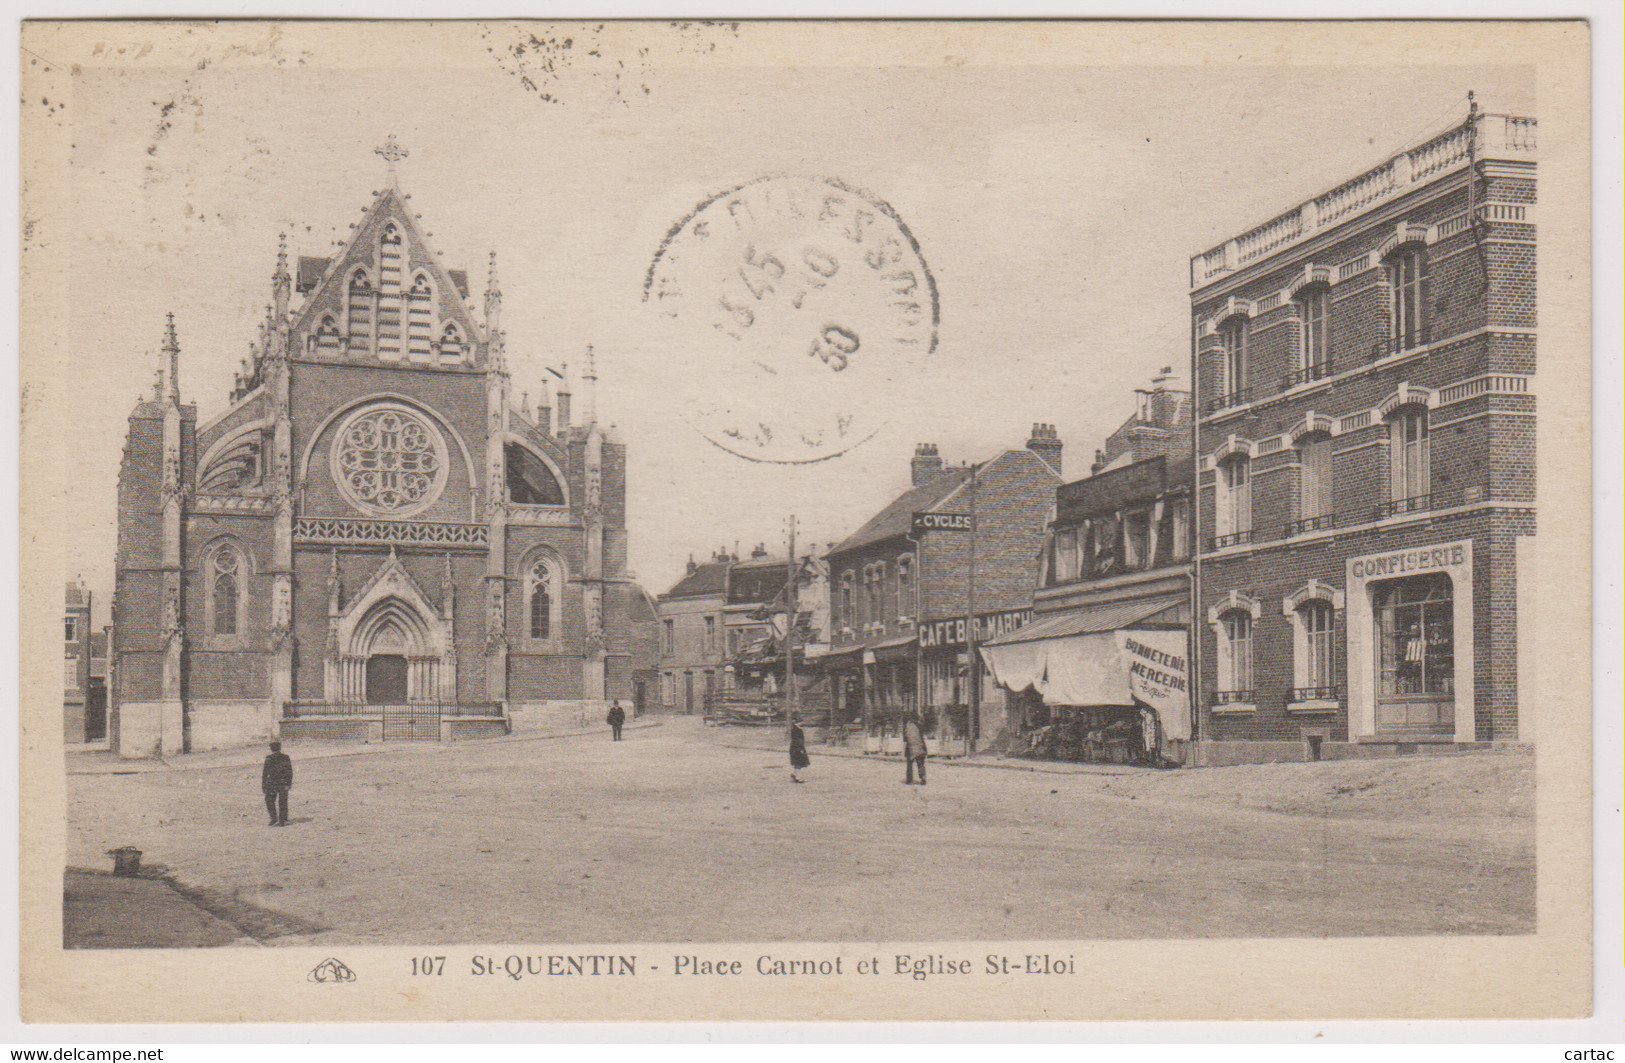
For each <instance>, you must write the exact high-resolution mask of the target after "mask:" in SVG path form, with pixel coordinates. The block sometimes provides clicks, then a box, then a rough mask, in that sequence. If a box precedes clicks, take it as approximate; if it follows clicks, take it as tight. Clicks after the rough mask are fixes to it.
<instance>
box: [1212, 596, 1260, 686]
mask: <svg viewBox="0 0 1625 1063" xmlns="http://www.w3.org/2000/svg"><path fill="white" fill-rule="evenodd" d="M1219 626H1220V629H1221V634H1222V637H1221V639H1220V642H1219V689H1220V691H1222V692H1225V693H1229V694H1232V695H1236V694H1247V695H1249V697H1247V698H1243V699H1239V700H1251V699H1250V694H1251V692H1252V689H1253V614H1252V613H1251V612H1249V611H1248V610H1246V609H1229V610H1226V611H1225V612H1223V613H1221V614H1219ZM1233 700H1235V699H1233Z"/></svg>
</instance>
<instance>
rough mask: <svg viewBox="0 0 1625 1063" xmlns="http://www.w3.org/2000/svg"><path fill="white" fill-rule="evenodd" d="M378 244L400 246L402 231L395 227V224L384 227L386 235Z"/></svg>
mask: <svg viewBox="0 0 1625 1063" xmlns="http://www.w3.org/2000/svg"><path fill="white" fill-rule="evenodd" d="M378 242H379V243H381V244H398V243H400V242H401V231H400V230H399V229H397V228H396V227H395V223H394V222H390V223H389V224H388V225H386V226H384V235H383V236H382V237H381V238H380V239H379V241H378Z"/></svg>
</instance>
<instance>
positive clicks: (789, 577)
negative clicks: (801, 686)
mask: <svg viewBox="0 0 1625 1063" xmlns="http://www.w3.org/2000/svg"><path fill="white" fill-rule="evenodd" d="M796 598H797V594H796V515H795V514H794V513H792V514H790V556H789V557H788V558H787V559H786V560H785V562H784V728H785V733H786V734H788V733H789V730H790V727H791V725H792V724H793V723H794V722H795V718H796V708H797V703H798V702H799V701H800V700H801V699H800V698H798V697H797V696H796V641H795V640H796V619H797V617H798V616H799V615H800V607H799V605H798V603H797V601H796Z"/></svg>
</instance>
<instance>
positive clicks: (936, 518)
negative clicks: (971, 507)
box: [913, 513, 975, 535]
mask: <svg viewBox="0 0 1625 1063" xmlns="http://www.w3.org/2000/svg"><path fill="white" fill-rule="evenodd" d="M974 527H975V526H974V525H973V524H972V523H971V515H970V514H969V513H916V514H914V529H913V534H915V535H918V534H919V533H920V532H928V531H972V530H974Z"/></svg>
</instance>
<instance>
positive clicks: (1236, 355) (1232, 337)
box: [1219, 317, 1247, 406]
mask: <svg viewBox="0 0 1625 1063" xmlns="http://www.w3.org/2000/svg"><path fill="white" fill-rule="evenodd" d="M1219 355H1220V363H1219V371H1220V377H1219V379H1220V394H1221V395H1222V396H1223V399H1222V402H1223V405H1225V406H1234V405H1236V404H1237V403H1241V402H1246V401H1247V398H1246V391H1247V319H1246V318H1245V317H1232V318H1231V319H1230V320H1229V321H1226V322H1225V323H1224V324H1223V325H1221V326H1220V327H1219Z"/></svg>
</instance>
